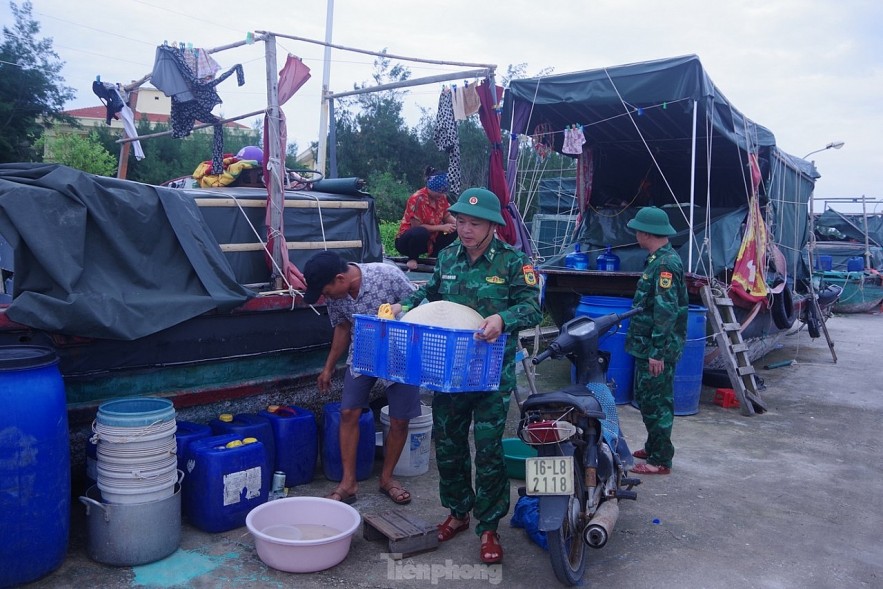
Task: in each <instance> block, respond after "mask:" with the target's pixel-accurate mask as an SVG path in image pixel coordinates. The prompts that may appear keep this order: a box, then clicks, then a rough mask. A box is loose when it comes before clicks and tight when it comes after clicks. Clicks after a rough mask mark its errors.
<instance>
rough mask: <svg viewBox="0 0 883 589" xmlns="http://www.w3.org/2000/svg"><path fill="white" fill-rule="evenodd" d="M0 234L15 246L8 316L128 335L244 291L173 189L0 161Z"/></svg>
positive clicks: (238, 298)
mask: <svg viewBox="0 0 883 589" xmlns="http://www.w3.org/2000/svg"><path fill="white" fill-rule="evenodd" d="M0 233H2V234H3V236H4V238H5V239H6V241H7V242H8V243H9V245H10V246H11V248H12V249H13V250H14V252H15V253H14V264H13V265H14V272H15V274H14V291H13V296H14V300H13V302H12V304H11V305H10V307H9V308H8V310H7V315H8V316H9V318H10V319H12V320H14V321H16V322H18V323H22V324H24V325H28V326H31V327H35V328H38V329H43V330H47V331H53V332H55V331H57V332H60V333H64V334H68V335H80V336H89V337H103V338H110V339H123V340H128V339H135V338H138V337H141V336H144V335H147V334H150V333H153V332H156V331H159V330H161V329H164V328H166V327H169V326H171V325H175V324H176V323H179V322H181V321H184V320H185V319H188V318H190V317H193V316H196V315H199V314H201V313H204V312H206V311H211V310H215V309H217V310H220V311H227V310H230V309H232V308H234V307H236V306H238V305H240V304H242V303H243V302H245V301H246V300H247V299H248V298H249V297H250V296H251V295H252V293H251V292H250V291H249V290H248V289H246V288H243V287H242V286H240V285H239V284H238V283H237V282H236V280H235V279H234V277H233V273H232V271H231V269H230V266H229V264H228V263H227V262H226V260H225V259H224V256H223V254H222V253H221V251H220V248H219V247H218V244H217V242H216V241H215V239H214V237H213V236H212V234H211V233H210V232H209V230H208V228H207V226H206V225H205V222H204V221H203V219H202V215H201V213H200V211H199V208H198V207H196V206H195V204H194V203H193V202H192V201H191V200H190V199H187V198H186V197H185V195H183V194H182V193H181V192H179V191H175V190H172V189H168V188H160V187H156V186H148V185H145V184H138V183H135V182H129V181H125V180H117V179H114V178H105V177H101V176H93V175H91V174H86V173H84V172H80V171H77V170H73V169H71V168H67V167H64V166H58V165H48V164H2V165H0Z"/></svg>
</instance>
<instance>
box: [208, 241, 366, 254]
mask: <svg viewBox="0 0 883 589" xmlns="http://www.w3.org/2000/svg"><path fill="white" fill-rule="evenodd" d="M286 245H287V246H288V249H290V250H325V249H347V248H355V247H362V240H361V239H353V240H350V241H292V242H288V243H287V244H286ZM220 246H221V251H222V252H258V251H265V250H266V247H267V246H266V244H264V243H222V244H220Z"/></svg>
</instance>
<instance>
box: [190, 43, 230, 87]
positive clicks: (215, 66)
mask: <svg viewBox="0 0 883 589" xmlns="http://www.w3.org/2000/svg"><path fill="white" fill-rule="evenodd" d="M183 57H184V63H186V64H187V65H188V67H190V71H191V72H193V75H194V76H196V77H197V78H199V79H200V80H202V81H204V82H206V81H209V80H212V79H214V77H215V74H217V73H218V72H219V71H221V65H220V64H219V63H218V62H217V61H215V60H214V58H213V57H212V56H211V55H210V54H208V53H206V51H205V49H186V50H185V51H184V53H183Z"/></svg>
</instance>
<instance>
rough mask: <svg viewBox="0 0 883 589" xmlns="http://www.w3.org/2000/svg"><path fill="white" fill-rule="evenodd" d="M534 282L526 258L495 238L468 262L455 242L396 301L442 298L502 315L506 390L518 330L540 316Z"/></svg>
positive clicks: (510, 387) (503, 386)
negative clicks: (425, 278)
mask: <svg viewBox="0 0 883 589" xmlns="http://www.w3.org/2000/svg"><path fill="white" fill-rule="evenodd" d="M537 282H538V278H537V274H536V271H535V270H534V268H533V265H531V263H530V260H528V258H527V256H525V255H524V254H523V253H521V252H519V251H517V250H516V249H514V248H513V247H512V246H510V245H508V244H506V243H504V242H503V241H500V240H499V239H497V238H496V237H495V238H494V239H493V240H492V241H491V243H490V245H489V246H488V248H487V250H486V251H485V252H484V254H483V255H482V256H481V257H480V258H478V259H477V260H476V261H475V263H474V264H470V262H469V257H468V256H467V255H466V250H465V249H464V248H463V247H462V246H461V245H460V242H459V241H455V242H454V243H453V244H451V245H450V246H449V247H446V248H444V249H443V250H441V251H440V252H439V253H438V261H437V262H436V265H435V271H434V272H433V274H432V277H431V278H430V279H429V281H428V282H427V283H426V284H425V285H424V286H423V287H421V288H419V289H417V290H416V291H414V293H413V294H411V295H410V296H408V297H406V298H405V299H403V300H402V301H401V302H402V304H403V305H409V306H412V307H413V306H415V305H417V304H419V303H420V302H422V301H423V299H424V298H426V299H427V300H429V301H440V300H444V301H450V302H453V303H460V304H461V305H466V306H467V307H471V308H473V309H475V310H476V311H478V312H479V313H480V314H481V316H482V317H490V316H491V315H494V314H499V315H500V317H502V318H503V330H504V331H505V332H506V333H508V334H509V337H508V339H507V341H506V352H505V355H504V358H503V369H502V373H501V375H500V390H501V391H506V392H508V391H512V390H514V389H515V351H516V347H517V346H516V344H517V339H518V331H519V330H521V329H525V328H528V327H533V326H535V325H538V324H539V323H540V321H541V320H542V313H541V312H540V303H539V294H540V293H539V287H538V286H537Z"/></svg>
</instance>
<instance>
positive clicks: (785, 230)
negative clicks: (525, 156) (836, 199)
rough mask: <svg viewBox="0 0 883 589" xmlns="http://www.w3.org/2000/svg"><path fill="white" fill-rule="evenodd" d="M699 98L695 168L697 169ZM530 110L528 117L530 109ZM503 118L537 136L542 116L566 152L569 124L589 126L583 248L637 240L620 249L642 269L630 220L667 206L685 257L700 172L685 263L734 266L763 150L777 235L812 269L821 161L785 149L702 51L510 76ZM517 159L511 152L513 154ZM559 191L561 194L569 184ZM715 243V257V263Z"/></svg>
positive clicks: (791, 258)
mask: <svg viewBox="0 0 883 589" xmlns="http://www.w3.org/2000/svg"><path fill="white" fill-rule="evenodd" d="M694 102H695V104H696V117H695V118H696V154H695V166H696V167H695V172H693V171H692V169H691V166H692V161H693V145H692V144H693V139H692V138H693V120H694V116H693V110H694V106H693V105H694ZM525 112H528V113H529V116H524V113H525ZM502 120H503V121H504V122H507V123H508V122H509V121H514V122H513V124H512V126H513V127H516V125H517V127H516V128H513V129H510V131H511V132H513V133H519V134H528V135H533V134H534V132H535V130H536V129H537V127H538V126H540V125H543V126H544V127H545V126H546V125H548V128H550V129H551V130H552V131H553V134H552V135H551V139H552V147H553V148H554V149H555V150H556V151H558V152H560V151H561V148H562V146H563V139H564V133H563V130H564V129H565V127H567V126H570V125H574V124H576V125H582V126H583V130H584V133H585V136H586V140H587V142H586V146H585V147H586V148H588V149H591V150H592V154H593V161H594V165H595V169H594V174H593V183H592V192H591V200H590V206H589V208H588V210H587V214H586V215H585V216H584V218H583V219H582V225H581V228H580V230H579V239H580V241H581V242H582V243H583V244H584V247H583V251H587V250H589V251H591V250H594V249H600V248H603V247H604V246H605V245H607V244H611V245H614V246H616V245H620V246H627V245H630V244H633V246H632V247H631V249H634V250H635V251H630V248H628V247H626V248H622V249H617V250H616V251H615V253H616V254H617V255H619V256H620V257H621V258H622V265H621V266H620V268H621V270H623V271H627V270H639V269H640V263H641V262H642V261H643V257H644V254H642V253H640V250H638V249H637V245H636V242H635V238H634V235H633V233H632V232H631V231H630V230H627V229H626V228H625V223H626V222H627V221H628V220H629V219H631V218H632V217H633V216H634V215H635V213H636V212H637V210H638V209H639V208H640V207H643V206H647V205H655V206H658V207H662V208H664V209H665V210H666V212H668V214H669V218H670V219H671V221H672V224H673V225H674V227H675V228H676V229H679V234H678V235H676V236H674V237H673V239H672V242H673V243H674V244H675V247H676V248H678V251H679V253H680V254H681V256H682V258H683V259H684V262H685V265H686V262H687V254H688V251H689V250H688V248H689V247H690V246H689V244H688V241H687V238H688V236H689V234H690V231H689V230H688V229H687V223H688V219H689V211H690V193H691V183H692V182H693V180H694V179H695V187H694V189H693V194H694V199H695V200H694V207H695V208H694V209H693V223H694V231H693V233H694V234H695V235H696V239H695V240H694V246H693V247H694V249H693V263H692V266H691V268H689V269H688V270H689V271H691V272H698V273H702V274H706V275H720V274H721V272H722V271H724V270H725V269H731V268H732V266H733V262H734V261H735V256H736V254H737V253H738V250H739V244H740V240H741V238H742V229H743V228H742V226H741V225H742V221H743V220H744V217H745V213H746V211H747V205H748V193H749V187H748V186H749V183H750V179H749V178H750V175H749V168H748V154H751V153H754V154H757V156H758V159H759V163H760V170H761V175H762V181H761V186H760V189H759V193H760V199H761V205H762V206H763V207H764V211H765V212H766V213H768V217H769V219H770V220H771V226H770V228H769V229H770V231H771V233H772V235H773V239H774V241H775V242H776V243H778V244H779V249H780V251H781V253H782V254H783V255H784V258H785V261H786V264H787V268H788V280H789V282H791V281H793V280H794V279H795V277H797V278H799V279H806V278H807V277H808V276H809V273H808V268H807V267H806V265H805V262H804V261H803V260H802V259H801V255H800V252H801V251H802V250H803V249H804V247H805V246H806V243H807V241H808V239H809V234H808V228H807V223H806V219H807V218H808V202H809V199H810V198H811V196H812V191H813V187H814V184H815V180H816V178H818V177H819V174H818V172H817V171H816V169H815V167H814V166H813V164H812V163H811V162H808V161H805V160H803V159H800V158H797V157H794V156H791V155H789V154H787V153H785V152H783V151H781V150H780V149H778V147H777V146H776V142H775V137H774V136H773V134H772V133H771V132H770V131H769V130H768V129H766V128H765V127H762V126H761V125H758V124H756V123H755V122H753V121H751V120H750V119H748V118H747V117H745V116H744V115H743V114H742V113H741V112H739V111H738V110H737V109H736V108H735V107H734V106H733V105H732V104H731V103H730V102H729V101H728V100H727V98H726V97H725V96H724V95H723V94H722V93H721V92H720V90H718V88H717V87H716V86H715V85H714V83H713V82H712V81H711V79H710V78H709V76H708V74H707V73H706V72H705V70H704V69H703V67H702V64H701V63H700V61H699V58H698V57H696V56H695V55H687V56H682V57H675V58H671V59H661V60H657V61H649V62H643V63H635V64H628V65H621V66H615V67H609V68H601V69H596V70H589V71H583V72H575V73H569V74H561V75H555V76H545V77H542V78H532V79H522V80H513V81H512V82H511V84H510V87H509V89H508V91H507V93H506V97H505V100H504V104H503V116H502ZM639 131H640V132H639ZM545 138H546V139H548V138H549V136H548V135H547V136H545ZM509 162H510V165H511V164H512V162H513V158H512V156H511V154H510V159H509ZM510 173H511V170H510ZM556 182H557V180H556ZM567 185H574V184H573V181H569V184H568V181H565V182H562V184H561V189H562V190H563V189H564V187H565V186H567ZM553 192H554V191H553ZM571 195H573V192H571ZM555 198H557V199H564V197H563V195H556V196H555ZM551 201H552V199H549V198H544V197H542V196H541V197H540V202H539V205H540V207H541V208H543V207H547V208H545V209H544V210H548V209H550V208H555V209H559V207H560V206H561V205H562V204H565V203H564V202H551ZM559 210H560V209H559ZM707 212H709V213H710V215H711V216H710V219H711V231H710V233H709V234H710V235H711V237H712V238H711V239H710V240H709V242H708V245H704V243H703V239H704V238H705V224H706V213H707ZM695 244H698V246H697V245H695ZM586 246H587V247H586ZM700 248H701V249H700ZM709 248H710V249H711V253H712V256H711V259H712V261H713V265H714V268H707V266H708V256H709V252H708V249H709ZM571 249H572V248H571ZM595 253H598V252H595ZM592 260H593V261H594V255H593V256H592ZM546 265H560V266H563V265H564V264H563V259H561V260H555V259H552V260H550V261H547V262H546Z"/></svg>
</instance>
